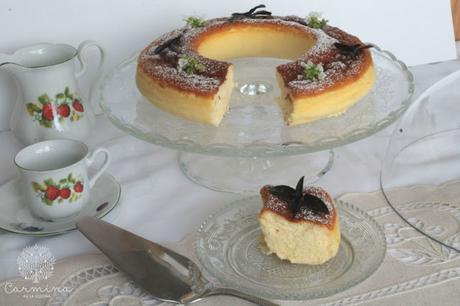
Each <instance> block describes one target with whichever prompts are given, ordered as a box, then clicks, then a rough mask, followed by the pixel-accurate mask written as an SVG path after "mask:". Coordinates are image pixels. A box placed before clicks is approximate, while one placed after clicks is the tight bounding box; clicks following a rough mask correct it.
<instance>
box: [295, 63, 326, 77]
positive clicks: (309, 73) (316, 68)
mask: <svg viewBox="0 0 460 306" xmlns="http://www.w3.org/2000/svg"><path fill="white" fill-rule="evenodd" d="M300 65H301V66H302V67H303V71H302V74H301V75H298V76H297V78H298V79H299V80H309V81H315V80H324V78H325V77H326V74H325V73H324V68H323V65H321V64H314V63H313V62H312V61H308V62H307V63H304V62H301V63H300Z"/></svg>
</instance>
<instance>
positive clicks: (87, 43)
mask: <svg viewBox="0 0 460 306" xmlns="http://www.w3.org/2000/svg"><path fill="white" fill-rule="evenodd" d="M89 47H96V48H97V49H98V50H99V64H98V66H97V73H96V76H95V79H96V80H98V79H99V78H100V76H101V72H102V71H101V67H102V65H103V64H104V61H105V51H104V49H103V48H102V46H101V45H100V44H98V43H97V42H95V41H94V40H85V41H82V42H81V43H80V45H79V46H78V49H77V52H78V53H77V59H78V62H79V63H80V70H79V71H77V72H76V73H75V75H76V77H77V78H80V77H81V76H82V75H83V74H85V72H86V67H87V66H88V65H87V63H86V62H85V61H84V60H83V58H82V54H83V51H84V50H85V49H87V48H89ZM94 87H95V86H94V84H93V86H91V88H90V89H89V92H88V101H89V102H90V103H91V104H92V106H93V107H94V106H95V105H94V103H93V99H92V98H93V89H94Z"/></svg>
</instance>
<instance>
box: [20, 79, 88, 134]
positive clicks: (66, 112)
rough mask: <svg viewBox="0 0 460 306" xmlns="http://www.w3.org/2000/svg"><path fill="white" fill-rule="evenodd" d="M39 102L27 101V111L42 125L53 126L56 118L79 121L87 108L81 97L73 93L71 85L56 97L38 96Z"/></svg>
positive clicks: (60, 120)
mask: <svg viewBox="0 0 460 306" xmlns="http://www.w3.org/2000/svg"><path fill="white" fill-rule="evenodd" d="M37 100H38V102H37V103H27V104H26V108H27V113H28V114H29V115H30V116H31V117H33V119H34V121H37V122H38V123H39V124H40V125H41V126H43V127H45V128H51V127H53V125H54V122H55V119H58V121H59V122H63V121H64V120H67V119H68V120H70V121H71V122H73V121H78V120H80V119H81V118H82V117H83V114H84V111H85V108H84V106H83V104H82V102H81V98H80V97H79V96H78V95H77V94H75V93H71V92H70V90H69V87H66V88H65V89H64V92H60V93H58V94H56V95H55V99H51V98H50V97H49V96H48V94H46V93H45V94H43V95H41V96H39V97H38V98H37Z"/></svg>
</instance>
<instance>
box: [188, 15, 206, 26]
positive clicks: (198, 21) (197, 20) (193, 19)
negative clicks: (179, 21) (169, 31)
mask: <svg viewBox="0 0 460 306" xmlns="http://www.w3.org/2000/svg"><path fill="white" fill-rule="evenodd" d="M205 22H206V21H205V20H204V19H203V18H201V17H197V16H190V17H188V18H186V19H185V23H186V24H187V26H188V27H189V28H192V29H193V28H201V27H202V26H204V24H205Z"/></svg>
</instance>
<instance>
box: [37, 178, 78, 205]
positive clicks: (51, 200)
mask: <svg viewBox="0 0 460 306" xmlns="http://www.w3.org/2000/svg"><path fill="white" fill-rule="evenodd" d="M32 188H33V190H34V192H35V194H36V195H37V196H38V197H39V198H40V199H41V200H42V202H43V203H44V204H46V205H49V206H51V205H53V204H55V203H58V204H61V203H63V202H64V201H68V202H70V203H72V202H75V201H76V200H78V199H79V198H80V197H81V193H82V192H83V189H84V188H85V187H84V184H83V180H82V179H81V177H79V178H75V176H74V175H73V174H72V173H70V174H69V175H68V176H67V177H65V178H62V179H60V180H59V181H58V182H55V181H54V180H53V179H52V178H47V179H46V180H44V181H43V182H42V183H37V182H32Z"/></svg>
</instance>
